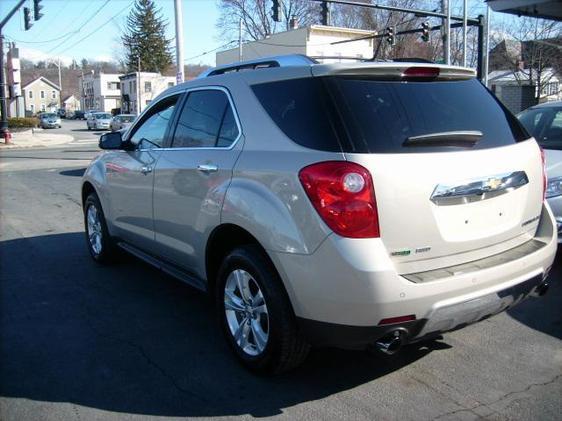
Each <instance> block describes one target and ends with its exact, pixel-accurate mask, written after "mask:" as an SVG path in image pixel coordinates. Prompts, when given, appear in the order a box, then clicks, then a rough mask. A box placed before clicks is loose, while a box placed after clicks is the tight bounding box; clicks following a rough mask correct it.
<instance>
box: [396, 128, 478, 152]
mask: <svg viewBox="0 0 562 421" xmlns="http://www.w3.org/2000/svg"><path fill="white" fill-rule="evenodd" d="M482 136H484V134H483V133H482V132H480V131H478V130H467V131H456V132H438V133H428V134H422V135H420V136H410V137H407V138H406V140H405V141H404V143H402V146H460V147H463V148H469V147H471V146H474V145H475V144H476V143H477V142H478V141H479V140H480V138H481V137H482Z"/></svg>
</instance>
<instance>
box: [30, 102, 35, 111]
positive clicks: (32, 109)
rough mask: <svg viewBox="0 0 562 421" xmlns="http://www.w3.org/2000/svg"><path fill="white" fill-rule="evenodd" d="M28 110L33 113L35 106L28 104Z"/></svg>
mask: <svg viewBox="0 0 562 421" xmlns="http://www.w3.org/2000/svg"><path fill="white" fill-rule="evenodd" d="M29 109H30V110H31V112H32V113H34V112H35V105H33V104H30V105H29Z"/></svg>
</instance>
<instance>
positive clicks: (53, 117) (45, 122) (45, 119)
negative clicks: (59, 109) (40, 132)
mask: <svg viewBox="0 0 562 421" xmlns="http://www.w3.org/2000/svg"><path fill="white" fill-rule="evenodd" d="M39 127H41V128H42V129H55V128H57V127H58V128H59V129H60V128H61V120H60V117H59V116H58V114H55V113H41V115H40V116H39Z"/></svg>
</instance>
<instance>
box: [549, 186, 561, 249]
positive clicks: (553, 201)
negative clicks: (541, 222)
mask: <svg viewBox="0 0 562 421" xmlns="http://www.w3.org/2000/svg"><path fill="white" fill-rule="evenodd" d="M547 201H548V205H549V206H550V209H552V213H553V214H554V218H555V219H556V224H557V230H558V244H560V243H562V195H561V196H556V197H551V198H550V199H548V200H547Z"/></svg>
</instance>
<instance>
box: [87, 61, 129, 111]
mask: <svg viewBox="0 0 562 421" xmlns="http://www.w3.org/2000/svg"><path fill="white" fill-rule="evenodd" d="M78 79H79V86H80V105H81V108H82V109H83V110H99V111H106V112H110V111H111V110H112V109H114V108H119V107H120V106H121V90H120V84H119V75H118V74H113V73H102V72H99V73H95V72H94V71H92V72H91V73H87V74H85V75H82V76H79V77H78Z"/></svg>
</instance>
